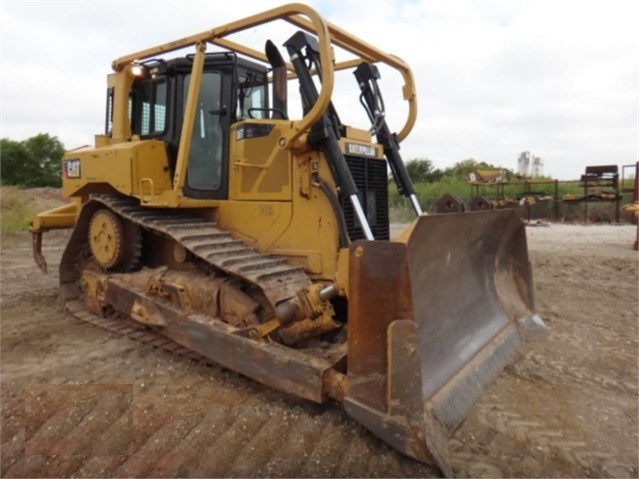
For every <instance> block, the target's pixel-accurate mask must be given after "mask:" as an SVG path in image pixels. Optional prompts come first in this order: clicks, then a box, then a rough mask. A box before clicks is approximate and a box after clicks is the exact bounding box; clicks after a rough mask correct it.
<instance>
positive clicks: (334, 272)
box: [31, 4, 543, 474]
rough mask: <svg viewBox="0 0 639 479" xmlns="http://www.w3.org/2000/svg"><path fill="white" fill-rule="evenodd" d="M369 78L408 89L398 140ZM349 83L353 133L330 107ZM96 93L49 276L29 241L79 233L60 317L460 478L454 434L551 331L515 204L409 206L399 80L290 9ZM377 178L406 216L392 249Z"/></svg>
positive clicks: (49, 224)
mask: <svg viewBox="0 0 639 479" xmlns="http://www.w3.org/2000/svg"><path fill="white" fill-rule="evenodd" d="M273 22H278V23H282V24H288V25H293V27H294V30H293V31H294V33H293V34H292V35H291V36H290V37H289V38H288V40H286V42H285V43H284V49H285V51H286V53H287V57H288V60H285V59H284V57H283V56H282V55H281V53H280V50H279V48H278V47H277V46H276V45H275V44H274V43H273V42H271V41H270V40H266V38H264V39H263V41H265V40H266V42H265V47H264V48H263V49H262V48H260V49H259V50H258V49H256V48H255V47H251V46H247V45H245V44H244V43H239V42H238V41H237V40H235V36H234V35H236V34H241V33H242V32H244V31H246V30H247V29H250V31H251V36H250V37H251V38H256V36H257V34H256V33H255V32H259V31H262V30H263V29H262V30H261V29H260V28H261V27H264V26H265V25H269V24H272V23H273ZM258 27H260V28H258ZM271 31H272V29H271ZM240 36H241V35H240ZM211 45H217V46H218V47H221V50H220V51H215V52H207V48H208V47H209V46H211ZM182 49H187V54H186V55H184V56H177V57H175V56H174V57H171V58H169V57H168V56H169V54H172V53H173V52H175V51H176V50H182ZM337 52H339V53H340V54H347V56H348V58H346V59H345V60H338V59H337V55H336V54H337ZM378 65H384V68H387V69H390V70H391V71H392V70H394V71H396V72H399V74H400V75H401V77H402V79H403V82H404V85H403V89H402V93H403V98H404V100H405V101H406V102H407V117H406V120H405V124H404V125H403V127H402V129H401V130H399V132H398V133H392V132H391V130H390V128H389V126H388V124H387V122H386V117H385V111H384V102H383V99H382V96H381V92H380V89H379V80H380V78H381V76H380V70H379V69H378V67H377V66H378ZM343 70H345V71H352V72H353V73H354V77H355V78H354V79H352V77H350V75H348V76H349V77H350V78H349V79H348V81H349V82H355V83H356V84H357V85H358V87H359V92H360V93H359V96H360V102H361V104H362V105H363V107H364V110H365V111H366V113H367V116H368V117H369V119H370V124H367V125H364V126H363V128H362V127H359V128H356V127H352V126H347V125H345V124H343V123H342V122H341V120H340V117H339V115H338V112H337V108H336V107H335V105H334V102H333V99H334V95H333V92H334V85H335V83H336V79H337V75H336V72H339V71H343ZM289 83H291V84H293V83H294V84H295V85H296V86H297V87H298V88H295V90H298V89H299V92H296V91H293V92H292V93H296V94H299V101H298V102H297V104H296V105H295V106H296V107H297V108H298V110H300V114H299V115H298V118H291V117H290V116H289V106H293V104H292V103H291V101H290V98H289V96H293V95H292V94H291V95H289V91H288V90H289V89H288V88H287V86H288V85H289ZM107 85H108V89H107V104H106V125H105V132H104V134H99V135H96V137H95V145H94V146H93V147H84V148H80V149H76V150H72V151H70V152H68V153H67V154H66V156H65V157H64V159H63V162H62V170H63V176H64V180H63V193H64V194H65V196H67V197H69V198H70V200H71V201H70V203H69V204H68V205H66V206H64V207H61V208H58V209H55V210H51V211H47V212H44V213H41V214H39V215H37V216H36V217H35V218H34V220H33V222H32V228H31V229H32V232H33V247H34V256H35V259H36V262H37V263H38V264H39V265H40V267H41V268H42V269H45V270H46V262H45V261H44V258H43V256H42V253H41V245H42V233H43V232H45V231H47V230H50V229H55V228H73V231H72V234H71V237H70V240H69V243H68V245H67V247H66V250H65V251H64V253H63V257H62V260H61V265H60V283H61V291H62V294H63V295H64V297H65V300H66V301H67V306H68V308H69V309H70V310H71V311H73V312H74V313H75V314H76V315H77V316H78V317H81V318H82V317H85V318H86V317H87V315H95V316H100V317H108V318H118V321H122V322H133V323H134V324H136V325H137V326H139V327H143V328H146V330H147V331H153V332H156V333H157V334H158V335H162V336H164V337H166V338H170V339H171V340H173V341H175V342H177V343H179V344H180V345H182V346H184V347H187V348H189V349H192V350H194V351H195V352H197V353H199V354H201V355H203V356H206V357H207V358H209V359H212V360H214V361H216V362H217V363H219V364H221V365H223V366H224V367H226V368H229V369H232V370H235V371H237V372H239V373H241V374H243V375H245V376H248V377H250V378H253V379H255V380H257V381H260V382H261V383H263V384H266V385H268V386H271V387H274V388H277V389H279V390H282V391H285V392H287V393H290V394H294V395H297V396H300V397H304V398H306V399H309V400H311V401H315V402H318V403H322V402H325V401H327V400H329V399H332V400H336V401H339V402H341V403H342V404H343V406H344V408H345V410H346V412H347V413H348V414H349V415H350V416H352V417H353V418H354V419H355V420H356V421H358V422H360V423H361V424H363V425H364V426H365V427H366V428H368V429H369V430H371V431H372V432H373V433H375V434H376V435H378V436H379V437H381V438H382V439H384V440H385V441H387V442H388V443H389V444H391V445H392V446H393V447H395V448H397V449H398V450H400V451H402V452H403V453H405V454H407V455H409V456H412V457H414V458H416V459H418V460H420V461H424V462H429V463H433V464H436V465H438V466H439V467H440V468H441V470H442V471H443V472H444V473H446V474H451V470H450V463H449V459H448V446H447V437H448V435H449V434H450V433H451V432H452V431H453V430H454V429H455V427H457V425H459V423H460V422H461V420H462V419H463V417H464V415H465V414H466V412H467V411H468V410H469V409H470V407H471V406H472V404H473V402H474V401H475V399H476V398H477V397H478V396H479V395H480V394H481V391H482V389H483V388H484V387H485V386H486V385H487V384H488V383H489V382H490V381H491V380H492V379H493V378H494V377H495V376H496V375H497V374H498V373H499V372H500V371H501V369H502V368H503V367H504V366H505V365H506V364H507V363H508V362H509V361H510V360H511V358H512V357H513V355H514V352H515V350H516V348H517V346H518V344H519V343H520V341H521V340H522V339H523V338H525V336H526V335H527V334H528V332H529V331H532V330H534V329H536V328H541V327H543V323H542V322H541V320H540V319H539V318H538V317H537V316H536V315H535V313H534V304H533V285H532V278H531V271H530V267H529V262H528V258H527V246H526V237H525V228H524V226H523V224H522V223H521V221H520V220H519V219H518V218H517V217H516V215H515V214H514V212H512V211H485V212H477V213H465V214H450V215H431V216H429V215H423V214H422V212H421V210H420V207H419V203H418V202H417V199H416V196H415V191H414V189H413V186H412V184H411V181H410V178H409V176H408V174H407V172H406V169H405V167H404V163H403V161H402V158H401V156H400V154H399V143H400V142H401V141H402V140H403V139H404V138H406V136H407V135H408V134H409V132H410V131H411V129H412V127H413V125H414V122H415V118H416V114H417V107H416V95H415V88H414V83H413V77H412V73H411V70H410V68H409V67H408V66H407V65H406V64H405V63H404V62H403V61H402V60H401V59H399V58H398V57H396V56H394V55H389V54H387V53H384V52H382V51H380V50H378V49H377V48H374V47H372V46H371V45H369V44H367V43H365V42H363V41H362V40H360V39H358V38H356V37H355V36H353V35H351V34H350V33H348V32H346V31H344V30H342V29H340V28H338V27H337V26H335V25H332V24H330V23H328V22H326V21H325V20H324V19H322V18H321V17H320V16H319V15H318V14H317V13H316V12H315V11H314V10H312V9H311V8H309V7H307V6H305V5H301V4H291V5H286V6H282V7H280V8H275V9H272V10H269V11H267V12H264V13H262V14H259V15H254V16H251V17H248V18H245V19H243V20H239V21H237V22H233V23H229V24H226V25H223V26H220V27H218V28H214V29H212V30H208V31H205V32H202V33H200V34H195V35H192V36H189V37H186V38H181V39H178V40H175V41H173V42H170V43H167V44H164V45H159V46H156V47H153V48H149V49H147V50H143V51H138V52H135V53H133V54H130V55H127V56H124V57H121V58H118V59H117V60H115V61H114V62H113V73H111V74H110V75H109V76H108V82H107ZM291 90H293V89H291ZM373 137H374V139H373ZM387 166H388V167H390V170H391V171H392V173H393V176H394V178H395V181H396V183H397V185H398V188H399V190H400V192H401V193H402V194H403V195H405V196H406V197H407V198H408V199H409V201H410V202H411V203H412V205H413V207H414V209H415V212H416V219H415V221H414V222H413V223H412V224H411V225H410V226H409V227H408V228H407V229H406V231H405V232H404V233H403V234H402V235H401V236H400V238H399V239H397V240H394V241H390V234H389V214H388V201H387V198H388V193H387V187H388V180H387Z"/></svg>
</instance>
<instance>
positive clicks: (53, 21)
mask: <svg viewBox="0 0 639 479" xmlns="http://www.w3.org/2000/svg"><path fill="white" fill-rule="evenodd" d="M279 4H280V2H273V1H242V2H224V3H221V2H210V1H209V2H185V1H182V2H101V3H88V2H83V3H71V2H40V3H32V2H27V1H21V2H3V3H2V6H1V7H0V29H1V30H2V34H1V35H2V36H1V40H2V51H1V59H0V61H1V64H0V69H1V81H2V85H1V98H0V99H1V105H2V106H1V109H2V112H1V119H0V120H1V122H0V128H1V136H2V137H9V138H13V139H24V138H28V137H29V136H33V135H35V134H37V133H39V132H49V133H52V134H55V135H57V136H58V137H59V138H60V139H61V140H62V141H63V142H64V143H65V145H66V146H67V147H69V148H72V147H74V146H77V145H80V144H86V143H90V142H91V141H92V138H93V134H95V133H98V132H100V131H101V130H102V128H103V121H104V118H103V115H104V113H103V104H104V97H105V95H104V88H105V76H106V74H107V73H108V72H109V71H110V64H111V61H112V60H113V59H114V58H116V57H118V56H121V55H124V54H128V53H130V52H133V51H136V50H138V49H144V48H147V47H149V46H152V45H156V44H160V43H164V42H166V41H169V40H172V39H175V38H180V37H183V36H187V35H189V34H193V33H196V32H200V31H204V30H207V29H209V28H212V27H214V26H216V25H219V24H221V23H225V22H228V21H232V20H234V19H237V18H240V17H242V16H245V15H249V14H253V13H257V12H259V11H261V10H263V9H265V8H270V7H274V6H278V5H279ZM222 5H223V8H221V6H222ZM311 5H312V6H314V7H315V8H316V9H317V10H319V11H320V12H321V13H322V14H323V15H325V16H326V17H327V18H328V20H329V21H331V22H333V23H335V24H336V25H338V26H341V27H343V28H345V29H346V30H348V31H351V32H353V33H354V34H356V35H358V36H360V37H361V38H362V39H364V40H365V41H367V42H369V43H371V44H374V45H376V46H379V47H381V48H382V49H384V50H386V51H388V52H390V53H394V54H397V55H399V56H400V57H402V58H403V59H405V60H406V61H407V63H408V64H409V65H410V66H411V67H412V68H413V71H414V75H415V79H416V83H417V85H416V87H417V93H418V101H419V117H418V122H417V124H416V126H415V129H414V130H413V133H412V134H411V136H410V137H409V138H408V139H407V140H406V141H404V143H403V144H402V153H403V156H404V158H405V159H409V158H415V157H428V158H431V159H432V160H433V161H434V162H435V165H436V166H439V167H442V168H444V167H446V166H450V165H452V164H453V163H455V162H456V161H459V160H461V159H464V158H468V157H471V156H472V157H475V158H477V159H480V160H485V161H488V162H491V163H494V164H499V165H502V166H505V167H510V168H515V165H516V159H517V156H518V155H519V153H520V152H521V151H523V150H530V151H532V152H533V153H534V154H535V155H537V156H540V157H542V158H543V159H544V160H545V164H546V167H545V170H546V172H547V173H548V174H550V175H552V176H555V177H558V178H560V179H568V178H576V177H578V176H579V175H580V174H581V173H582V172H583V171H584V168H585V166H586V165H592V164H608V163H612V164H618V165H622V164H629V163H634V162H636V161H637V160H638V145H637V138H638V126H637V111H638V110H637V108H638V80H637V75H638V61H639V36H638V35H637V32H638V31H639V7H638V4H637V2H635V1H619V0H610V1H590V2H588V1H580V2H577V1H568V0H563V1H548V0H535V1H526V0H521V1H516V2H513V1H482V2H470V1H456V0H450V1H449V0H446V1H444V0H434V1H411V2H401V1H394V2H393V1H384V2H356V1H340V2H319V1H316V2H311ZM272 33H273V36H274V37H275V38H274V40H276V43H277V42H279V43H281V42H282V41H283V40H284V39H285V38H281V35H282V33H281V32H280V31H279V30H277V29H273V30H272ZM251 35H252V32H250V31H249V32H248V33H247V34H246V35H245V37H250V36H251ZM258 48H259V47H258ZM382 75H383V78H382V87H383V91H384V94H385V99H386V105H387V109H388V119H389V123H390V124H391V126H392V127H393V128H396V129H399V128H400V127H401V125H402V124H403V119H404V115H405V111H406V108H405V106H404V105H403V104H402V101H401V94H400V91H399V87H400V85H401V82H400V79H399V77H398V76H397V75H394V74H392V72H388V71H385V70H383V71H382ZM340 76H341V77H343V78H344V82H345V86H344V87H341V88H338V89H336V92H335V95H336V96H335V103H336V105H337V107H338V109H339V110H340V114H341V116H342V118H343V120H345V121H346V122H355V123H358V124H359V126H366V122H367V118H366V116H365V115H364V113H363V110H362V109H361V107H359V104H358V102H357V95H358V90H357V86H356V85H355V82H354V80H352V76H351V74H350V73H345V74H343V75H340Z"/></svg>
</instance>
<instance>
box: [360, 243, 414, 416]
mask: <svg viewBox="0 0 639 479" xmlns="http://www.w3.org/2000/svg"><path fill="white" fill-rule="evenodd" d="M408 271H409V270H408V258H407V254H406V246H405V245H404V244H402V243H391V242H385V241H375V242H373V241H356V242H355V243H353V245H352V246H351V249H350V267H349V289H350V296H349V301H348V379H349V393H348V395H349V397H350V398H352V399H354V400H357V401H358V402H360V403H362V404H366V405H367V406H370V407H372V408H375V409H378V410H385V408H386V406H387V404H386V399H385V398H386V387H387V384H386V364H387V354H386V346H387V344H386V340H387V329H388V326H389V325H390V324H391V323H392V322H393V321H395V320H397V319H412V314H413V313H412V301H411V288H410V277H409V272H408Z"/></svg>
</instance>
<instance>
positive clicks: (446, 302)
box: [345, 211, 545, 475]
mask: <svg viewBox="0 0 639 479" xmlns="http://www.w3.org/2000/svg"><path fill="white" fill-rule="evenodd" d="M349 270H350V273H349V289H350V291H351V293H350V298H349V329H348V378H349V388H348V392H347V394H346V398H345V408H346V411H347V412H348V413H349V414H350V415H351V416H352V417H353V418H354V419H356V420H358V421H359V422H360V423H362V424H363V425H364V426H366V427H367V428H368V429H370V430H371V431H372V432H374V433H375V434H377V435H378V436H380V437H381V438H382V439H384V440H385V441H387V442H388V443H390V444H391V445H393V446H394V447H396V448H397V449H399V450H400V451H402V452H404V453H405V454H407V455H409V456H412V457H414V458H416V459H418V460H421V461H424V462H430V463H433V464H436V465H438V466H439V467H440V469H441V470H442V472H443V473H444V474H445V475H451V474H452V470H451V468H450V463H449V459H448V441H447V438H448V435H450V433H452V431H453V430H454V429H455V428H456V427H457V426H458V425H459V423H460V422H461V421H462V419H463V418H464V417H465V415H466V414H467V412H468V410H469V409H470V408H471V407H472V405H473V403H474V402H475V400H476V399H477V398H478V397H479V396H480V394H481V393H482V391H483V389H484V388H485V387H486V386H487V385H488V384H489V383H490V382H491V381H492V380H493V379H494V378H495V377H496V376H497V375H498V374H499V372H500V371H501V370H502V369H503V368H504V366H506V365H507V364H508V362H509V361H510V360H511V359H512V357H513V355H514V353H515V351H516V349H517V346H518V345H519V344H520V342H521V340H522V339H526V338H528V337H529V336H531V335H532V334H533V333H534V332H538V331H543V330H544V329H545V325H544V324H543V321H541V319H540V318H539V317H538V316H537V315H536V314H535V312H534V299H533V284H532V275H531V271H530V265H529V262H528V253H527V246H526V233H525V226H524V225H523V223H522V222H521V220H520V219H519V218H518V217H517V215H516V214H515V213H514V212H513V211H494V212H493V211H486V212H477V213H462V214H449V215H433V216H422V217H420V218H418V219H417V220H416V221H415V222H414V223H413V224H412V225H411V226H410V227H409V228H408V229H407V230H406V232H405V233H404V234H403V235H402V237H401V238H400V239H399V240H398V241H397V242H380V241H377V242H370V241H359V242H356V243H354V244H353V245H352V247H351V254H350V268H349Z"/></svg>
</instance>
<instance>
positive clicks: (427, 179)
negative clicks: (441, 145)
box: [406, 158, 444, 183]
mask: <svg viewBox="0 0 639 479" xmlns="http://www.w3.org/2000/svg"><path fill="white" fill-rule="evenodd" d="M406 169H407V170H408V174H409V175H410V177H411V179H412V180H413V183H434V182H436V181H439V180H440V179H441V178H442V177H443V176H444V172H443V171H442V170H440V169H439V168H435V167H434V166H433V162H432V161H431V160H429V159H428V158H415V159H412V160H408V161H407V162H406Z"/></svg>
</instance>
